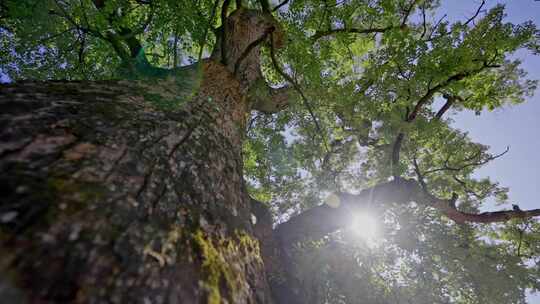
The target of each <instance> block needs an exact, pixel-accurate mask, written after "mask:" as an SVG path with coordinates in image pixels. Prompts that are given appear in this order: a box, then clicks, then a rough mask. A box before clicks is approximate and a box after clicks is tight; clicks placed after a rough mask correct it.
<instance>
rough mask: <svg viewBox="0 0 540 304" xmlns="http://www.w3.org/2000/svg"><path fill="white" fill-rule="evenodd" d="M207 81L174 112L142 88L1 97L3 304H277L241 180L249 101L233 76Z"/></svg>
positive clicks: (36, 88) (26, 91)
mask: <svg viewBox="0 0 540 304" xmlns="http://www.w3.org/2000/svg"><path fill="white" fill-rule="evenodd" d="M203 74H204V80H203V83H202V85H201V88H200V93H199V95H198V96H197V97H195V98H194V100H193V101H192V102H191V103H190V104H189V105H188V106H186V107H184V109H182V110H178V111H173V112H164V111H159V110H157V109H156V108H155V107H154V106H152V104H151V103H149V102H148V100H146V99H148V97H145V94H146V95H148V90H150V88H148V87H141V85H138V84H136V83H128V82H114V83H113V82H101V83H100V82H93V83H90V82H79V83H74V82H47V83H40V82H26V83H17V84H14V85H8V86H5V87H2V88H1V91H0V109H1V113H2V115H1V119H0V124H1V126H2V129H1V135H0V138H1V143H0V155H1V158H0V170H1V172H2V175H1V176H0V180H1V181H0V185H2V191H1V192H2V200H1V201H2V203H1V204H0V225H1V229H2V230H1V234H0V241H1V245H0V246H1V249H0V257H1V261H2V263H1V264H0V267H1V272H2V273H3V275H2V277H1V281H0V293H1V295H0V298H2V299H6V297H7V296H9V298H8V299H9V301H8V302H10V303H11V302H21V303H22V302H30V303H33V302H40V303H41V302H42V301H44V302H71V301H74V302H80V303H83V302H84V303H90V302H91V303H94V302H108V301H111V302H115V303H131V302H133V303H135V302H147V301H150V302H151V303H165V302H167V303H200V302H208V303H219V302H224V301H225V300H227V301H228V302H229V303H268V302H270V294H269V288H268V285H267V282H266V277H265V272H264V267H263V263H262V259H261V256H260V251H259V246H258V242H257V241H256V239H255V237H254V235H253V225H252V222H251V204H250V200H249V197H248V195H247V193H246V190H245V187H244V183H243V180H242V161H241V156H240V151H241V149H240V147H241V132H243V131H242V128H241V125H242V123H243V120H244V116H243V115H244V113H245V112H246V109H245V107H246V104H245V103H244V102H243V99H242V98H241V95H240V93H239V90H240V85H239V83H238V81H236V80H235V79H234V77H232V75H231V74H230V73H229V72H227V71H226V70H225V68H224V67H223V66H221V65H219V64H215V63H213V62H207V63H205V65H204V70H203ZM210 99H213V100H210Z"/></svg>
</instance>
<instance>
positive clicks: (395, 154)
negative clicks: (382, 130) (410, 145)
mask: <svg viewBox="0 0 540 304" xmlns="http://www.w3.org/2000/svg"><path fill="white" fill-rule="evenodd" d="M404 138H405V134H404V133H399V134H398V136H397V137H396V141H395V142H394V146H393V147H392V174H393V175H394V178H396V179H397V178H398V177H399V176H400V174H399V152H400V151H401V145H402V143H403V139H404Z"/></svg>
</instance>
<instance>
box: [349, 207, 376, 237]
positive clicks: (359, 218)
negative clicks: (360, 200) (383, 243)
mask: <svg viewBox="0 0 540 304" xmlns="http://www.w3.org/2000/svg"><path fill="white" fill-rule="evenodd" d="M377 226H378V224H377V219H376V218H375V217H374V216H373V215H372V214H369V213H365V212H362V213H357V214H355V215H354V218H353V222H352V223H351V226H350V228H351V230H352V232H353V233H354V234H355V235H356V236H358V237H359V238H361V239H362V240H365V241H373V240H375V239H376V238H377V230H378V228H377Z"/></svg>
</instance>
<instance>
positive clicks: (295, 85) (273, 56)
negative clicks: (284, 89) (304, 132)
mask: <svg viewBox="0 0 540 304" xmlns="http://www.w3.org/2000/svg"><path fill="white" fill-rule="evenodd" d="M270 59H271V60H272V65H273V66H274V68H275V69H276V71H277V72H278V74H279V75H281V77H283V78H284V79H285V80H287V81H288V82H289V83H290V84H291V85H292V86H293V88H294V89H295V90H296V91H297V92H298V94H300V97H301V98H302V101H303V104H304V106H306V109H307V110H308V112H309V115H310V116H311V119H312V120H313V123H314V124H315V127H316V128H317V131H318V132H319V134H320V136H321V138H322V140H323V143H324V146H325V147H326V151H328V150H329V149H328V144H327V143H326V137H325V136H324V133H323V131H322V128H321V126H320V125H319V121H318V120H317V117H316V116H315V113H314V112H313V109H312V108H311V104H310V103H309V100H308V99H307V97H306V95H304V92H303V91H302V89H301V88H300V86H299V85H298V83H297V82H296V81H295V80H294V79H292V77H291V76H289V75H288V74H287V73H285V72H284V71H283V70H282V69H281V67H280V65H279V63H278V61H277V58H276V52H275V48H274V37H273V35H272V33H270Z"/></svg>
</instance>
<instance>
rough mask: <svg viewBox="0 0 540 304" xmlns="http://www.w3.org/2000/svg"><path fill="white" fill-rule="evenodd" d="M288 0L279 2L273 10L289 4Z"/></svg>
mask: <svg viewBox="0 0 540 304" xmlns="http://www.w3.org/2000/svg"><path fill="white" fill-rule="evenodd" d="M288 2H289V0H285V1H283V2H281V3H280V4H278V5H277V6H276V7H274V8H273V9H272V12H275V11H277V10H278V9H280V8H281V7H282V6H284V5H285V4H287V3H288Z"/></svg>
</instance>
